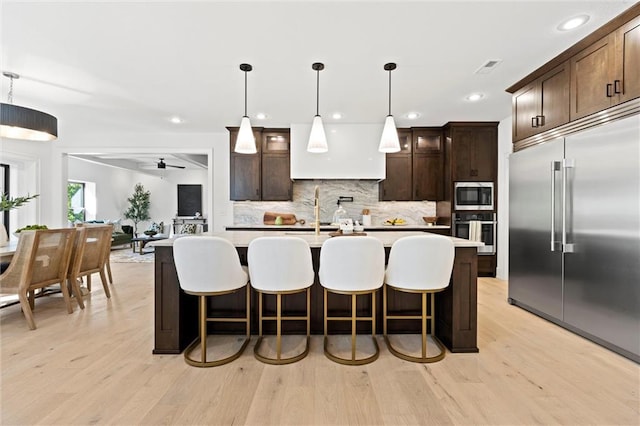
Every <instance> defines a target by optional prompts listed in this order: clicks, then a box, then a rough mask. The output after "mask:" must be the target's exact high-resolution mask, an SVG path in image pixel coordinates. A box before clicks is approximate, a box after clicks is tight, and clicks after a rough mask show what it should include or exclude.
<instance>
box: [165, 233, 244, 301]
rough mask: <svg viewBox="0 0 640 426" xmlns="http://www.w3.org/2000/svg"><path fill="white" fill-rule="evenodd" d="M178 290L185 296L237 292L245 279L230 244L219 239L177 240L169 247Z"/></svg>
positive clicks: (185, 238) (236, 253)
mask: <svg viewBox="0 0 640 426" xmlns="http://www.w3.org/2000/svg"><path fill="white" fill-rule="evenodd" d="M173 258H174V262H175V265H176V271H177V273H178V280H179V281H180V288H182V289H183V290H184V291H186V292H189V293H215V292H224V291H232V290H237V289H239V288H241V287H243V286H245V285H247V281H248V279H249V277H248V275H247V273H246V271H245V270H244V269H243V268H242V266H241V265H240V258H239V257H238V252H237V251H236V249H235V247H234V246H233V244H231V243H230V242H229V241H228V240H225V239H223V238H220V237H205V236H194V237H180V238H177V239H176V240H175V241H174V243H173Z"/></svg>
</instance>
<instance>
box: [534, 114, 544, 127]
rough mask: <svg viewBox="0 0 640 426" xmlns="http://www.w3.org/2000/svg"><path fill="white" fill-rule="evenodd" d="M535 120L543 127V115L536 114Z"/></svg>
mask: <svg viewBox="0 0 640 426" xmlns="http://www.w3.org/2000/svg"><path fill="white" fill-rule="evenodd" d="M536 121H537V122H538V126H540V127H544V115H536Z"/></svg>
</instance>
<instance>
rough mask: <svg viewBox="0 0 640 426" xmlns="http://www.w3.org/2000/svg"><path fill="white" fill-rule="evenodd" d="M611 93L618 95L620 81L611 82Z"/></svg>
mask: <svg viewBox="0 0 640 426" xmlns="http://www.w3.org/2000/svg"><path fill="white" fill-rule="evenodd" d="M613 93H615V94H620V93H622V92H620V80H613Z"/></svg>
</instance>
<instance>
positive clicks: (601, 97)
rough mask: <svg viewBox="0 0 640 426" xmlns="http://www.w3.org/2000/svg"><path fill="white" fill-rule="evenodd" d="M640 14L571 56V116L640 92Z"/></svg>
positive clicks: (582, 115)
mask: <svg viewBox="0 0 640 426" xmlns="http://www.w3.org/2000/svg"><path fill="white" fill-rule="evenodd" d="M639 76H640V18H636V19H634V20H632V21H630V22H628V23H626V24H625V25H623V26H622V27H620V28H618V29H617V30H616V31H614V32H612V33H611V34H609V35H607V36H606V37H603V38H601V39H600V40H598V41H597V42H595V43H593V44H592V45H591V46H589V47H587V48H586V49H584V50H582V51H581V52H579V53H578V54H576V55H574V56H573V57H572V58H571V104H570V117H571V120H576V119H578V118H582V117H585V116H587V115H590V114H593V113H595V112H599V111H602V110H605V109H607V108H610V107H612V106H614V105H617V104H619V103H622V102H626V101H628V100H630V99H634V98H637V97H639V96H640V77H639Z"/></svg>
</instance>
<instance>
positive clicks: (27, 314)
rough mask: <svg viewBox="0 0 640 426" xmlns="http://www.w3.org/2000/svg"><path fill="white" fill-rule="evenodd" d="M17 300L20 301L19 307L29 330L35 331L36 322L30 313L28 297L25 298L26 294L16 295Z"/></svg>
mask: <svg viewBox="0 0 640 426" xmlns="http://www.w3.org/2000/svg"><path fill="white" fill-rule="evenodd" d="M18 299H20V306H21V307H22V313H24V317H25V318H26V319H27V324H29V328H30V329H31V330H35V329H36V322H35V320H34V319H33V312H32V311H31V306H30V303H29V296H27V295H26V293H20V294H18Z"/></svg>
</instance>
